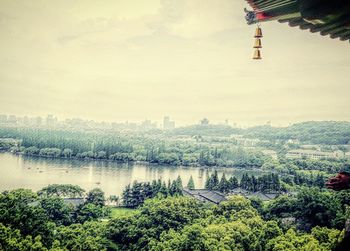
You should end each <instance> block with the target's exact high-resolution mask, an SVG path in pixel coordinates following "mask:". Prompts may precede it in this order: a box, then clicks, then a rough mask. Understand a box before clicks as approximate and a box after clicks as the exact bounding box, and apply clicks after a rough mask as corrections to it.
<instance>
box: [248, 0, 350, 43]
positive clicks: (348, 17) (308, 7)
mask: <svg viewBox="0 0 350 251" xmlns="http://www.w3.org/2000/svg"><path fill="white" fill-rule="evenodd" d="M246 1H247V2H248V3H249V5H250V6H251V7H252V8H253V12H248V13H247V16H246V19H247V22H248V23H249V24H253V23H257V22H265V21H271V20H278V21H279V22H280V23H288V24H289V26H292V27H294V26H297V27H299V28H300V29H302V30H309V31H310V32H319V33H320V34H321V35H323V36H325V35H329V36H330V37H331V38H339V39H340V40H342V41H346V40H348V41H349V42H350V1H349V0H328V1H320V0H246Z"/></svg>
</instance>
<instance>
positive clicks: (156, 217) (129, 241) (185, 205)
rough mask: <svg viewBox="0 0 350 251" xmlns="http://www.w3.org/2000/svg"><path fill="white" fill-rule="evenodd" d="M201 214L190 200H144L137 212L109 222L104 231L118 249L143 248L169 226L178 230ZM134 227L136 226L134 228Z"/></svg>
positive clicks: (174, 198) (199, 209) (200, 208)
mask: <svg viewBox="0 0 350 251" xmlns="http://www.w3.org/2000/svg"><path fill="white" fill-rule="evenodd" d="M202 215H203V206H202V205H201V204H200V203H199V202H197V201H196V200H194V199H190V198H185V197H168V198H164V199H158V198H155V199H151V200H147V201H146V202H145V204H144V205H143V206H142V207H141V208H140V210H139V213H137V214H134V215H132V216H129V217H123V218H120V219H114V220H112V221H111V222H110V224H109V228H108V233H109V237H110V239H111V240H113V241H114V243H116V244H117V245H118V247H119V248H120V249H123V250H125V249H131V250H143V249H147V248H146V246H147V245H148V243H149V242H150V241H151V240H156V239H158V238H159V236H160V234H161V233H162V232H164V231H167V230H169V229H174V230H179V229H181V228H182V227H183V226H184V225H186V224H189V223H191V222H193V221H194V220H195V219H198V218H200V217H201V216H202ZM136 226H137V227H136Z"/></svg>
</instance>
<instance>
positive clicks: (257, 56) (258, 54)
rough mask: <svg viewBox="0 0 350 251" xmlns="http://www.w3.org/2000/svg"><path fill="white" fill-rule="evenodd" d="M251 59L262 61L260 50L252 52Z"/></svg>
mask: <svg viewBox="0 0 350 251" xmlns="http://www.w3.org/2000/svg"><path fill="white" fill-rule="evenodd" d="M253 59H262V58H261V53H260V50H259V49H256V50H255V51H254V56H253Z"/></svg>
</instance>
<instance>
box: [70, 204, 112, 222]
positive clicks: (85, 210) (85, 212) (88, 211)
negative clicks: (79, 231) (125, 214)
mask: <svg viewBox="0 0 350 251" xmlns="http://www.w3.org/2000/svg"><path fill="white" fill-rule="evenodd" d="M76 213H77V218H76V220H77V222H80V223H84V222H86V221H92V220H97V219H99V218H103V217H108V216H109V215H110V213H111V212H110V209H109V208H107V207H103V206H99V205H95V204H92V203H86V204H83V205H81V206H80V207H79V208H78V210H77V212H76Z"/></svg>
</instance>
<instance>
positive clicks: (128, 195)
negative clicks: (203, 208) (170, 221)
mask: <svg viewBox="0 0 350 251" xmlns="http://www.w3.org/2000/svg"><path fill="white" fill-rule="evenodd" d="M182 188H183V187H182V180H181V177H180V176H178V178H177V179H176V180H173V181H172V182H170V180H169V182H168V185H166V184H165V182H162V181H161V180H158V181H156V180H153V181H152V183H149V182H140V183H139V182H137V181H135V182H134V183H133V185H132V186H130V185H128V186H126V187H125V189H124V191H123V194H122V197H123V205H124V206H125V207H128V208H136V207H138V206H140V205H142V204H143V202H144V201H145V200H146V199H149V198H154V197H155V196H157V195H160V196H163V197H166V196H175V195H182Z"/></svg>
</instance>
